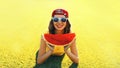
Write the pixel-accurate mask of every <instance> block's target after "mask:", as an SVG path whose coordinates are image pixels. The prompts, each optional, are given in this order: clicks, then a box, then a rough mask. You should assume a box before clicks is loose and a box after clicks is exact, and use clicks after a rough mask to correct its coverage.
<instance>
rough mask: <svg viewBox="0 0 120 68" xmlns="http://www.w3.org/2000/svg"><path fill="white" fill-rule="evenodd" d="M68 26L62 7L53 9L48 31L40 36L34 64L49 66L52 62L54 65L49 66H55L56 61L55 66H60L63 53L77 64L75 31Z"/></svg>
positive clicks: (66, 14) (66, 16)
mask: <svg viewBox="0 0 120 68" xmlns="http://www.w3.org/2000/svg"><path fill="white" fill-rule="evenodd" d="M70 27H71V24H70V22H69V20H68V12H67V11H66V10H64V9H56V10H54V11H53V13H52V19H51V21H50V24H49V33H45V34H43V35H42V37H41V44H40V48H39V51H38V54H37V55H36V65H38V67H41V66H43V67H45V66H47V67H49V65H48V64H49V63H52V64H53V65H54V66H52V67H50V68H55V67H56V66H55V65H56V63H55V62H57V68H61V62H62V59H63V57H64V55H65V54H66V55H67V56H68V57H69V58H70V59H71V60H72V61H73V63H76V64H78V62H79V58H78V53H77V48H76V43H75V42H76V40H75V33H72V32H71V30H70ZM69 48H70V50H69ZM56 58H57V60H56ZM48 60H49V61H48ZM54 61H55V62H54ZM58 63H59V64H58ZM47 67H46V68H47ZM41 68H42V67H41Z"/></svg>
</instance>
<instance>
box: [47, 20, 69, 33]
mask: <svg viewBox="0 0 120 68" xmlns="http://www.w3.org/2000/svg"><path fill="white" fill-rule="evenodd" d="M66 23H67V24H66V27H65V28H64V34H66V33H70V31H71V30H70V27H71V24H70V22H69V20H67V21H66ZM48 29H49V33H50V34H55V27H54V25H53V20H52V19H51V21H50V23H49V27H48Z"/></svg>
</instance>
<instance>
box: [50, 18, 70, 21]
mask: <svg viewBox="0 0 120 68" xmlns="http://www.w3.org/2000/svg"><path fill="white" fill-rule="evenodd" d="M55 18H57V19H58V21H57V22H60V21H61V22H64V21H62V19H63V18H64V17H61V18H58V17H53V18H52V20H53V22H56V21H54V19H55ZM64 19H66V21H67V20H68V18H64ZM66 21H65V22H66Z"/></svg>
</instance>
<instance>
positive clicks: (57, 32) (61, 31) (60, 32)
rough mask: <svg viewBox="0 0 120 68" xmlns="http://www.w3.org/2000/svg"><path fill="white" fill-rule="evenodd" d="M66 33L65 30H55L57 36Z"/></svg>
mask: <svg viewBox="0 0 120 68" xmlns="http://www.w3.org/2000/svg"><path fill="white" fill-rule="evenodd" d="M63 33H64V31H63V30H55V34H63Z"/></svg>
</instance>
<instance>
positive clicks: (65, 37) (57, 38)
mask: <svg viewBox="0 0 120 68" xmlns="http://www.w3.org/2000/svg"><path fill="white" fill-rule="evenodd" d="M74 38H75V33H68V34H44V40H45V41H47V42H48V43H49V44H53V45H58V46H65V45H67V44H69V43H71V42H72V40H73V39H74Z"/></svg>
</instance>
